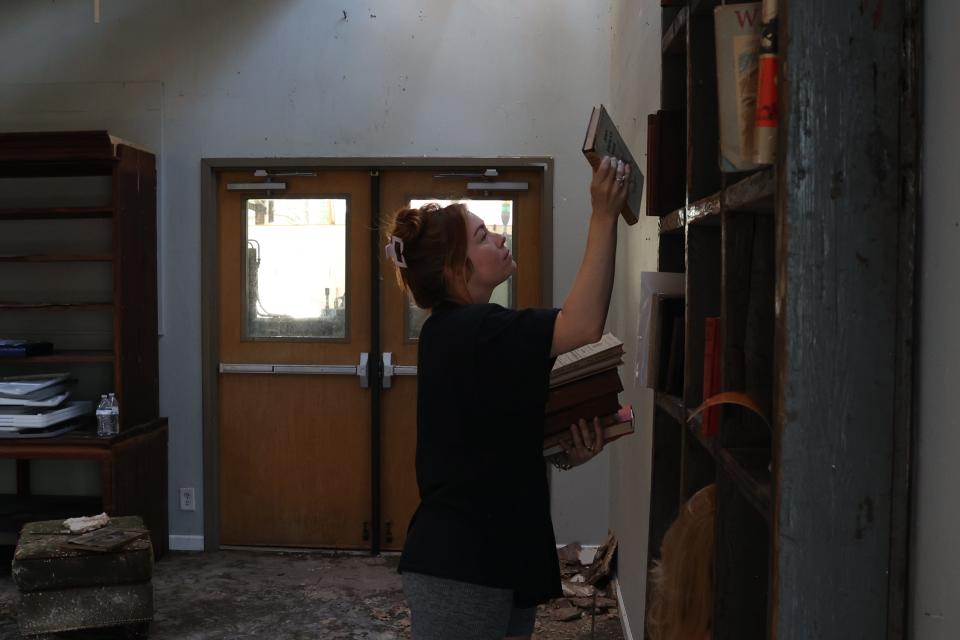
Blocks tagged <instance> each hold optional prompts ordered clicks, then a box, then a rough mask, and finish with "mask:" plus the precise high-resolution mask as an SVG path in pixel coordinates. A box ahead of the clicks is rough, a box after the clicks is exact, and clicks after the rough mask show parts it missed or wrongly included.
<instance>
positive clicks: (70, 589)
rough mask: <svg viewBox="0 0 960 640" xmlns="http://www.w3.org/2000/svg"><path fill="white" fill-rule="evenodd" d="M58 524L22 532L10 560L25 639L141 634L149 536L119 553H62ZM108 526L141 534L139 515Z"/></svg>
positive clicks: (149, 598)
mask: <svg viewBox="0 0 960 640" xmlns="http://www.w3.org/2000/svg"><path fill="white" fill-rule="evenodd" d="M62 525H63V521H62V520H48V521H45V522H31V523H28V524H27V525H25V526H24V527H23V530H22V532H21V534H20V540H19V542H18V543H17V549H16V551H15V553H14V557H13V579H14V582H16V585H17V588H18V590H19V591H20V602H19V608H18V611H17V624H18V625H19V627H20V633H21V634H23V635H25V636H31V635H38V634H51V633H62V632H65V631H76V630H79V629H97V628H104V627H121V629H118V631H123V632H124V633H127V632H130V631H135V632H136V634H139V635H144V633H145V630H146V628H147V626H148V624H149V622H150V620H152V619H153V585H152V584H151V582H150V580H151V578H152V576H153V547H152V545H151V544H150V539H149V537H144V538H140V539H138V540H134V541H132V542H129V543H127V544H126V545H124V546H123V547H122V548H120V549H119V550H117V551H111V552H101V551H85V550H72V549H64V548H63V547H62V543H64V542H65V541H66V540H68V539H69V538H70V537H72V536H70V535H69V534H66V533H63V531H62ZM110 526H112V527H117V528H123V529H143V528H144V526H143V520H142V519H141V518H140V517H138V516H130V517H119V518H112V519H111V521H110Z"/></svg>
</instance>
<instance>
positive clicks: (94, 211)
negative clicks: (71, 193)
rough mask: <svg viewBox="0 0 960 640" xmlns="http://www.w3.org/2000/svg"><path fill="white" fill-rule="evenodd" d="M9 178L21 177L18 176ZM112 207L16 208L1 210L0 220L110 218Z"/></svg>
mask: <svg viewBox="0 0 960 640" xmlns="http://www.w3.org/2000/svg"><path fill="white" fill-rule="evenodd" d="M8 177H20V176H17V175H13V176H8ZM112 216H113V209H112V208H111V207H15V208H0V220H69V219H86V218H110V217H112Z"/></svg>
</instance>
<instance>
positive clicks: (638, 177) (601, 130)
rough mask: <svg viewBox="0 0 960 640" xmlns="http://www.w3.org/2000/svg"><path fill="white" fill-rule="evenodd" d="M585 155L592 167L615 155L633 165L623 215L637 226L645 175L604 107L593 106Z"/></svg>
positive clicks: (584, 144)
mask: <svg viewBox="0 0 960 640" xmlns="http://www.w3.org/2000/svg"><path fill="white" fill-rule="evenodd" d="M582 151H583V155H584V156H586V158H587V161H588V162H589V163H590V166H592V167H596V166H597V165H598V164H600V161H601V160H603V156H613V157H615V158H617V159H619V160H623V161H624V162H626V163H627V164H629V165H630V178H629V179H628V180H627V204H626V205H625V207H624V209H623V211H621V212H620V215H622V216H623V219H624V220H626V221H627V224H636V223H637V220H639V219H640V218H639V215H640V201H641V199H642V198H643V173H642V172H641V171H640V165H638V164H637V161H636V160H634V158H633V154H632V153H630V149H629V148H628V147H627V143H626V142H624V141H623V136H621V135H620V132H619V131H618V130H617V125H615V124H613V120H612V119H611V118H610V114H609V113H607V109H606V108H605V107H604V106H603V105H602V104H601V105H600V106H597V107H594V108H593V111H592V112H591V113H590V121H589V123H588V124H587V134H586V136H585V137H584V139H583V149H582Z"/></svg>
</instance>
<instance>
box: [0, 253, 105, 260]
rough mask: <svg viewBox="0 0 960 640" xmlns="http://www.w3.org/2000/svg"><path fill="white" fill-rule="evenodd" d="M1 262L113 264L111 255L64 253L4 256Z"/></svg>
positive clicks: (0, 256) (0, 258) (1, 257)
mask: <svg viewBox="0 0 960 640" xmlns="http://www.w3.org/2000/svg"><path fill="white" fill-rule="evenodd" d="M0 262H113V254H110V253H87V254H84V253H69V254H68V253H64V254H46V255H24V256H2V255H0Z"/></svg>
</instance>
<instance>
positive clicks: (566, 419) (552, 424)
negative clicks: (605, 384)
mask: <svg viewBox="0 0 960 640" xmlns="http://www.w3.org/2000/svg"><path fill="white" fill-rule="evenodd" d="M619 408H620V400H619V398H618V397H617V394H616V392H611V393H606V394H604V395H602V396H598V397H596V398H591V399H590V400H587V401H586V402H581V403H580V404H578V405H575V406H573V407H569V408H567V409H563V410H561V411H557V412H555V413H550V414H546V415H545V416H544V419H543V432H544V433H548V434H549V433H557V432H558V431H564V430H566V429H569V428H570V425H572V424H576V423H577V422H579V421H580V419H581V418H582V419H584V420H586V421H587V422H590V421H591V420H593V419H594V418H595V417H597V416H605V415H609V414H611V413H616V411H617V409H619Z"/></svg>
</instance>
